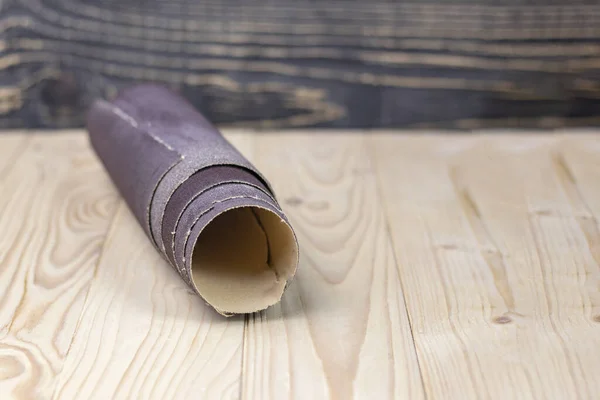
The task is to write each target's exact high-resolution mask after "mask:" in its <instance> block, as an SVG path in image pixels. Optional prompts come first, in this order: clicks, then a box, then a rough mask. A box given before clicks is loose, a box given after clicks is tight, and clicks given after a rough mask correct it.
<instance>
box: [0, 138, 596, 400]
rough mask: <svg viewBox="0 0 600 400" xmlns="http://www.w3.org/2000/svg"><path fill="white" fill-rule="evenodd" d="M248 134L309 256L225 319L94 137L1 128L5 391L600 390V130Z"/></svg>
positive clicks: (490, 394) (403, 393) (155, 394)
mask: <svg viewBox="0 0 600 400" xmlns="http://www.w3.org/2000/svg"><path fill="white" fill-rule="evenodd" d="M228 137H229V139H231V141H232V142H233V143H234V144H235V145H236V146H238V148H239V149H241V150H242V152H243V153H245V154H246V155H247V156H248V157H249V158H250V159H251V160H253V161H254V162H255V164H256V165H257V166H258V167H259V168H260V169H261V170H262V171H263V172H264V173H265V174H266V176H267V177H268V178H269V179H270V180H271V181H272V183H273V186H274V187H275V190H276V192H277V194H278V196H279V198H280V200H281V202H282V204H283V206H284V208H285V210H286V212H287V213H288V214H289V216H290V218H291V221H292V223H293V224H294V227H295V229H296V230H297V233H298V235H299V239H300V244H301V247H302V255H301V265H300V268H299V271H298V274H297V278H296V279H295V281H294V283H293V284H292V285H291V286H290V288H289V290H288V291H287V292H286V294H285V296H284V299H283V301H282V302H281V303H280V304H279V305H277V306H274V307H272V308H270V309H269V310H268V311H266V312H263V313H259V314H255V315H250V316H246V317H243V316H242V317H233V318H229V319H226V318H223V317H221V316H219V315H217V314H215V313H214V312H212V311H210V310H209V309H208V308H207V307H206V306H204V305H203V303H202V301H200V300H199V299H198V298H197V297H196V296H194V295H193V294H191V292H190V291H189V290H188V289H187V288H186V286H185V285H184V283H183V282H182V281H181V280H180V278H179V277H178V276H177V275H176V274H175V272H174V271H173V270H172V269H171V268H170V267H168V266H167V265H166V263H165V262H164V261H163V260H162V259H161V257H160V256H159V255H158V254H157V253H156V252H155V251H154V249H153V247H152V246H151V244H150V242H149V241H148V239H147V238H146V237H145V236H144V233H143V232H142V229H141V228H140V227H139V226H138V224H137V223H136V222H135V220H134V218H133V217H132V215H131V213H130V212H129V210H128V209H127V207H126V206H125V205H124V203H123V202H122V201H121V200H120V199H119V196H118V194H117V193H116V192H115V189H114V187H113V186H112V184H111V183H110V181H109V178H108V176H107V174H106V173H105V172H104V170H103V169H102V167H101V165H100V163H99V161H98V160H97V159H96V157H95V156H94V154H93V153H92V152H91V150H90V148H89V147H88V145H87V139H86V137H85V135H84V133H82V132H60V133H51V134H49V133H43V134H28V135H25V134H23V133H17V132H14V133H7V134H2V135H1V136H0V228H1V232H2V233H1V235H0V398H2V399H3V400H4V399H9V398H13V397H14V398H23V399H27V398H35V399H45V398H54V399H94V398H97V399H112V398H156V399H182V398H190V399H199V398H206V399H216V398H230V399H233V398H236V399H237V398H244V399H283V398H296V399H322V398H335V399H350V398H352V396H354V397H355V398H366V399H385V398H395V399H411V400H412V399H421V398H430V399H461V400H462V399H487V398H493V399H516V398H537V399H552V398H556V399H575V398H581V399H593V398H598V397H597V396H598V395H599V393H600V380H599V379H598V377H599V376H600V232H599V227H598V221H597V219H596V218H597V217H596V216H598V215H600V132H587V133H586V132H576V133H575V132H574V133H569V134H561V133H556V134H553V135H549V134H527V133H521V134H519V135H516V134H511V133H507V132H505V133H502V132H495V133H493V134H489V135H479V134H470V135H435V134H428V133H418V134H417V133H413V134H409V133H403V134H398V133H396V134H391V133H370V134H369V135H364V134H360V133H324V132H319V133H317V132H289V133H285V134H273V133H263V134H255V133H252V132H249V131H246V132H242V131H237V132H229V133H228Z"/></svg>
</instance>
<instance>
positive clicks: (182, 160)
mask: <svg viewBox="0 0 600 400" xmlns="http://www.w3.org/2000/svg"><path fill="white" fill-rule="evenodd" d="M87 129H88V132H89V137H90V142H91V144H92V147H93V149H94V151H95V152H96V154H97V155H98V157H99V158H100V160H101V161H102V163H103V165H104V167H105V168H106V170H107V172H108V174H109V175H110V177H111V179H112V181H113V182H114V184H115V186H116V187H117V189H118V190H119V192H120V193H121V195H122V196H123V198H124V199H125V202H126V203H127V205H128V206H129V208H130V209H131V211H132V213H133V214H134V216H135V217H136V219H137V220H138V222H139V223H140V225H141V226H142V227H143V229H144V231H145V232H146V235H147V236H148V238H149V239H150V240H151V241H152V243H153V245H154V246H155V247H156V249H157V250H158V251H159V252H161V254H162V255H163V257H164V258H165V259H166V260H167V261H168V262H169V263H170V264H171V266H173V268H175V270H176V271H177V272H178V273H179V275H180V276H181V277H182V278H183V279H184V280H185V282H186V283H187V284H188V285H189V286H190V287H191V288H192V290H194V291H195V292H196V293H197V294H198V295H200V296H201V297H202V298H203V299H204V300H205V301H206V302H207V303H208V304H209V305H211V306H212V307H214V308H215V309H216V310H217V311H218V312H219V313H221V314H223V315H232V314H238V313H249V312H255V311H259V310H263V309H265V308H267V307H269V306H271V305H273V304H275V303H277V302H278V301H279V300H280V299H281V296H282V294H283V292H284V290H285V287H286V285H287V283H288V282H289V280H290V279H291V278H292V277H293V276H294V274H295V272H296V267H297V265H298V243H297V240H296V236H295V234H294V231H293V229H292V227H291V225H290V223H289V221H288V219H287V218H286V216H285V214H284V213H283V211H282V210H281V207H280V205H279V204H278V202H277V199H276V196H275V194H274V193H273V190H272V188H271V185H270V184H269V182H268V181H267V180H266V178H265V177H264V176H263V175H262V174H261V173H260V172H259V171H258V170H257V169H256V168H255V167H254V166H253V165H252V164H251V163H250V162H249V161H248V160H246V159H245V158H244V157H243V156H242V155H241V154H240V153H239V152H238V151H237V150H236V149H235V148H234V147H233V146H232V145H231V144H230V143H229V142H228V141H227V140H226V139H225V138H224V137H223V136H222V135H221V134H220V132H219V131H218V130H217V129H216V128H215V127H214V126H213V125H212V124H211V123H210V122H209V121H207V120H206V119H205V118H204V117H203V116H202V115H201V114H200V113H199V112H198V111H197V110H196V109H194V108H193V107H192V106H191V105H190V104H189V103H188V102H187V101H185V100H184V99H183V98H181V97H180V96H178V95H177V94H175V93H173V92H172V91H170V90H168V89H167V88H165V87H162V86H157V85H147V84H144V85H139V86H135V87H132V88H129V89H127V90H125V91H123V92H121V93H120V94H119V96H118V97H117V98H116V99H115V100H113V101H111V102H108V101H104V100H98V101H96V102H95V103H94V104H93V105H92V107H91V109H90V111H89V114H88V118H87Z"/></svg>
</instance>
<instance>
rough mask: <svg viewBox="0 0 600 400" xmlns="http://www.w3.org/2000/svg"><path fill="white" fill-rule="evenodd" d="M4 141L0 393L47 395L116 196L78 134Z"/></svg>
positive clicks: (91, 274)
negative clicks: (8, 167) (5, 162)
mask: <svg viewBox="0 0 600 400" xmlns="http://www.w3.org/2000/svg"><path fill="white" fill-rule="evenodd" d="M0 143H1V145H0V159H2V160H6V161H8V163H7V165H4V167H5V169H4V173H3V175H1V176H0V193H2V196H0V210H1V211H0V229H1V230H2V235H0V293H1V295H0V392H1V393H2V394H3V395H2V397H3V398H7V397H8V398H12V397H13V396H14V397H16V398H49V396H50V395H51V394H52V391H53V389H54V385H55V382H56V377H57V375H58V374H59V373H60V372H61V369H62V367H63V364H64V360H65V357H66V354H67V352H68V349H69V346H70V345H71V339H72V336H73V333H74V331H75V330H76V326H77V321H78V318H79V315H80V313H81V308H82V306H83V301H84V300H85V296H86V293H87V290H88V288H89V285H90V282H91V281H92V280H93V278H94V271H95V267H96V262H97V260H98V255H99V253H100V247H101V244H102V242H103V240H104V236H105V234H106V230H107V228H108V222H109V220H110V217H111V215H112V213H113V209H114V206H115V200H116V194H115V192H114V190H113V189H112V187H110V185H109V184H108V180H107V179H106V178H105V177H104V175H103V174H102V172H101V169H100V166H99V165H98V163H97V162H96V160H95V159H93V157H92V155H91V152H90V151H89V149H88V148H87V143H86V141H85V138H84V137H83V136H81V135H58V136H56V137H55V138H49V137H43V136H39V135H34V136H33V137H31V138H29V139H28V140H26V141H25V142H23V141H21V140H18V139H17V138H16V137H14V136H6V137H4V136H3V137H0ZM7 166H10V169H6V167H7Z"/></svg>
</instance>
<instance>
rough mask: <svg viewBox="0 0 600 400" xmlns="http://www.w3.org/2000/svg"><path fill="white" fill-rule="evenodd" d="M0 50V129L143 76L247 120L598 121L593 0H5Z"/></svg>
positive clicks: (63, 117)
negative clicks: (401, 0)
mask: <svg viewBox="0 0 600 400" xmlns="http://www.w3.org/2000/svg"><path fill="white" fill-rule="evenodd" d="M0 49H1V50H0V52H1V54H2V56H1V57H0V128H9V127H13V128H17V127H46V128H56V127H75V126H81V125H82V123H83V116H84V113H85V110H86V108H87V106H88V105H89V104H90V102H91V101H92V100H93V99H95V98H98V97H106V98H109V97H111V96H113V95H114V94H115V93H116V92H117V91H118V90H119V89H120V88H122V87H124V86H127V85H130V84H133V83H137V82H142V81H154V82H160V83H163V84H167V85H169V86H172V87H173V88H175V89H177V90H179V91H180V92H181V93H182V94H183V95H184V96H185V97H187V98H188V99H189V100H190V101H192V103H193V104H194V105H196V106H197V107H198V108H199V109H201V110H202V111H203V112H204V113H205V114H206V115H207V116H208V117H209V119H211V120H212V121H215V122H216V123H219V124H228V125H242V126H246V127H261V128H285V127H300V126H313V127H337V128H340V127H400V126H402V127H408V126H411V127H434V126H444V127H453V128H475V127H480V126H508V125H518V126H536V127H554V126H557V125H563V124H564V125H597V124H598V122H599V121H600V117H599V115H600V80H599V79H600V78H599V77H600V58H599V55H600V4H598V2H597V1H590V0H573V1H569V2H564V1H558V0H531V1H526V2H524V1H521V0H504V1H492V0H467V1H464V0H438V1H434V0H419V1H418V2H412V3H409V2H390V1H385V0H376V1H358V0H346V1H342V0H332V1H308V0H300V1H291V0H285V1H267V0H259V1H253V2H247V1H241V0H202V1H195V0H171V1H162V0H147V1H144V2H139V1H136V0H97V1H90V0H10V1H2V2H0Z"/></svg>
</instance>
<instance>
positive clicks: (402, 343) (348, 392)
mask: <svg viewBox="0 0 600 400" xmlns="http://www.w3.org/2000/svg"><path fill="white" fill-rule="evenodd" d="M317 135H318V138H319V139H318V145H317V141H316V137H315V136H313V135H312V134H311V133H305V134H293V135H291V136H285V137H283V136H271V135H264V136H261V137H260V140H259V143H258V149H257V155H258V157H257V163H258V167H259V169H260V170H261V171H263V173H265V174H266V175H267V176H268V177H269V179H270V180H271V181H272V184H273V186H274V188H275V191H276V193H277V194H278V196H279V197H280V199H281V200H282V201H283V204H284V205H285V206H286V207H285V208H286V213H287V214H288V215H289V217H290V220H291V222H292V224H293V225H294V227H295V230H296V231H297V234H298V236H299V241H300V246H301V249H302V250H301V252H302V253H301V262H300V266H299V270H298V274H297V277H296V278H295V280H294V281H293V283H292V285H291V286H290V287H289V289H288V291H287V292H286V294H284V298H283V300H282V303H281V304H280V305H277V306H275V307H273V308H271V309H268V310H267V311H266V312H263V313H260V314H256V315H254V316H251V317H249V318H248V324H247V327H246V333H245V345H244V379H243V385H244V386H243V390H242V395H243V396H242V397H243V398H256V399H266V398H272V399H281V398H332V399H350V398H410V399H418V398H421V397H422V396H423V392H422V386H421V378H420V373H419V367H418V365H417V360H416V355H415V351H414V347H413V343H412V338H411V332H410V326H409V322H408V319H407V317H406V310H405V306H404V300H403V297H402V289H401V284H400V279H399V276H398V272H397V269H396V266H395V261H394V257H393V254H392V249H391V246H390V242H389V238H388V236H387V233H386V230H385V221H384V219H383V215H382V212H381V208H380V206H379V200H378V195H377V191H376V186H375V179H374V175H373V173H372V170H371V166H370V163H369V161H368V159H367V157H366V154H365V153H364V149H363V145H364V143H363V137H362V136H360V135H357V136H354V137H353V136H351V135H335V134H332V135H328V134H325V133H318V134H317ZM292 171H293V172H292ZM374 371H377V372H376V373H374Z"/></svg>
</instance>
